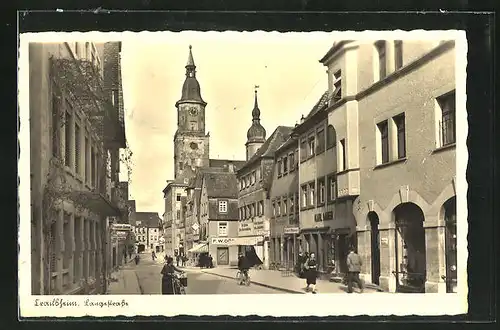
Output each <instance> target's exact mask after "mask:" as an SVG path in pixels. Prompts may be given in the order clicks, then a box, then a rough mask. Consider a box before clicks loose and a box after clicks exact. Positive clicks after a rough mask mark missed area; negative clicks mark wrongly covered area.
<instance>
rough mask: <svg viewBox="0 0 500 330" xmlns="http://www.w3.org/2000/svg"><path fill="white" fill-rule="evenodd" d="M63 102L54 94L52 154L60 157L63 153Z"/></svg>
mask: <svg viewBox="0 0 500 330" xmlns="http://www.w3.org/2000/svg"><path fill="white" fill-rule="evenodd" d="M60 114H61V102H60V101H59V97H58V96H57V95H55V94H54V95H52V156H54V157H57V158H59V157H60V155H61V140H60V138H59V132H60V129H61V118H60Z"/></svg>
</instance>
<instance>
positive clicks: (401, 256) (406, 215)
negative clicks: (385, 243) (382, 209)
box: [394, 203, 427, 293]
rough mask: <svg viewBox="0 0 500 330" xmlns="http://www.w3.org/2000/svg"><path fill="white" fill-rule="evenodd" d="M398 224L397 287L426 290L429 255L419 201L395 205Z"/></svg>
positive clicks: (407, 289)
mask: <svg viewBox="0 0 500 330" xmlns="http://www.w3.org/2000/svg"><path fill="white" fill-rule="evenodd" d="M394 217H395V224H396V274H395V275H396V279H397V282H396V290H397V292H419V293H424V292H425V281H426V273H427V267H426V257H425V253H426V250H425V229H424V214H423V212H422V210H421V209H420V207H418V205H416V204H413V203H403V204H400V205H398V206H397V207H396V208H395V209H394Z"/></svg>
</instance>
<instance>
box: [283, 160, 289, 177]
mask: <svg viewBox="0 0 500 330" xmlns="http://www.w3.org/2000/svg"><path fill="white" fill-rule="evenodd" d="M287 173H288V157H287V156H284V157H283V174H287Z"/></svg>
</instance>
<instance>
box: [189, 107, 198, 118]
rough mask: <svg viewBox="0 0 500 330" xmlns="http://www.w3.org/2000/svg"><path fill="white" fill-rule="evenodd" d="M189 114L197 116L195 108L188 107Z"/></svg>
mask: <svg viewBox="0 0 500 330" xmlns="http://www.w3.org/2000/svg"><path fill="white" fill-rule="evenodd" d="M189 114H190V115H191V116H196V115H197V114H198V109H196V108H195V107H190V108H189Z"/></svg>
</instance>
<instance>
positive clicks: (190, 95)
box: [176, 46, 206, 106]
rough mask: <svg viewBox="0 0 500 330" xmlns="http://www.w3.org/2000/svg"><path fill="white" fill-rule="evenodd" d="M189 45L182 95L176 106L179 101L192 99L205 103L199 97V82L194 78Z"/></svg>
mask: <svg viewBox="0 0 500 330" xmlns="http://www.w3.org/2000/svg"><path fill="white" fill-rule="evenodd" d="M191 48H192V47H191V46H189V55H188V62H187V65H186V80H184V84H183V85H182V97H181V99H180V100H179V101H177V104H176V106H177V105H178V103H179V102H184V101H192V102H196V103H201V104H203V105H206V102H205V101H203V98H202V97H201V90H200V83H199V82H198V80H196V65H195V64H194V59H193V53H192V51H191Z"/></svg>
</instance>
